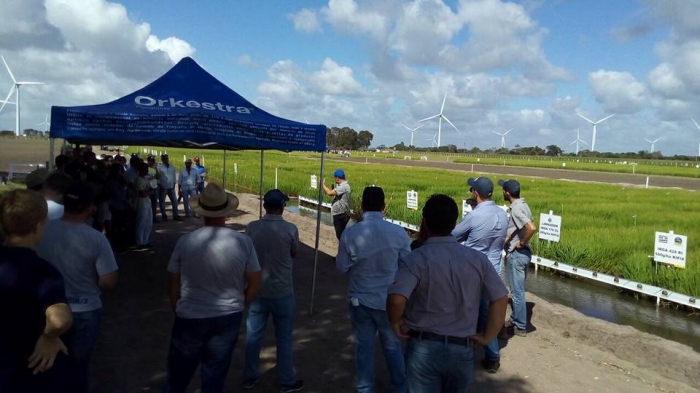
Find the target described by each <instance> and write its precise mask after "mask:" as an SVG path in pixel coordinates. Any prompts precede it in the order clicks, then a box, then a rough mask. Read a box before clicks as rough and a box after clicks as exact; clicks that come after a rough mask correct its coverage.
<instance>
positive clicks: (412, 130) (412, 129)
mask: <svg viewBox="0 0 700 393" xmlns="http://www.w3.org/2000/svg"><path fill="white" fill-rule="evenodd" d="M424 125H425V124H421V125H419V126H418V127H416V128H409V127H408V126H406V125H404V124H401V126H403V128H405V129H407V130H409V131H411V144H410V145H409V146H413V134H414V133H415V132H416V130H417V129H419V128H421V127H423V126H424Z"/></svg>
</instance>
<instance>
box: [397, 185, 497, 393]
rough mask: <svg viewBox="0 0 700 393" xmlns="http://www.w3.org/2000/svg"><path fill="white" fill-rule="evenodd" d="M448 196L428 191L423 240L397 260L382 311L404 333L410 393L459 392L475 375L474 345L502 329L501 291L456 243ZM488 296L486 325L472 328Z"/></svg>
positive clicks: (489, 271)
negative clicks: (419, 245) (481, 304)
mask: <svg viewBox="0 0 700 393" xmlns="http://www.w3.org/2000/svg"><path fill="white" fill-rule="evenodd" d="M457 216H458V209H457V204H456V203H455V201H454V200H453V199H452V198H450V197H448V196H447V195H433V196H431V197H430V198H429V199H428V201H426V203H425V206H424V207H423V229H424V231H425V233H426V237H427V240H426V242H425V244H424V245H423V246H421V247H420V248H418V249H416V250H414V251H413V252H411V253H410V254H409V255H408V256H407V257H405V258H403V259H402V260H401V261H400V262H399V270H398V271H397V272H396V279H395V281H394V284H393V285H391V286H390V287H389V297H388V298H387V312H388V314H389V321H390V323H391V325H392V328H393V330H394V332H395V333H396V335H397V336H399V337H403V338H407V339H408V345H407V348H406V384H407V387H408V391H409V392H440V391H443V392H465V391H468V389H469V386H470V385H471V382H472V379H473V377H474V364H473V361H474V351H473V345H474V344H480V345H486V344H487V343H488V342H490V341H491V340H493V339H494V337H496V335H497V334H498V332H499V330H500V329H501V327H502V326H503V319H504V318H505V313H506V307H507V305H508V292H507V290H506V287H505V285H504V284H503V282H502V281H501V278H500V277H499V276H498V273H497V272H496V270H495V269H494V268H493V265H492V264H491V262H489V260H488V258H487V257H486V256H485V255H484V254H483V253H481V252H479V251H476V250H474V249H472V248H469V247H464V246H462V245H460V244H459V243H457V240H456V239H455V238H454V236H451V235H450V233H451V232H452V230H453V229H454V227H455V223H456V221H457ZM482 297H486V298H487V299H489V302H490V303H489V316H488V324H487V326H486V328H485V330H484V331H483V332H482V333H477V328H476V327H477V321H478V314H479V303H480V300H481V298H482Z"/></svg>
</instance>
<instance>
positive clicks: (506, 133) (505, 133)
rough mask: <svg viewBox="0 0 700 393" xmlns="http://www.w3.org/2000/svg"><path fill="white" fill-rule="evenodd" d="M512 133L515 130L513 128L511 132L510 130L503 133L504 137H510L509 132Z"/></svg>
mask: <svg viewBox="0 0 700 393" xmlns="http://www.w3.org/2000/svg"><path fill="white" fill-rule="evenodd" d="M511 131H513V129H512V128H511V129H510V130H508V131H506V132H504V133H503V136H506V135H508V133H509V132H511Z"/></svg>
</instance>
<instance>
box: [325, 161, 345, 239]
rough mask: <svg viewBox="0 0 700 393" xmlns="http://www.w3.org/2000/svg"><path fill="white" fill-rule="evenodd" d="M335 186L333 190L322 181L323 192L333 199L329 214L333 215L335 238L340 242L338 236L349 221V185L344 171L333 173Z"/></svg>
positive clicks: (339, 170)
mask: <svg viewBox="0 0 700 393" xmlns="http://www.w3.org/2000/svg"><path fill="white" fill-rule="evenodd" d="M333 177H334V178H335V184H337V187H335V188H334V189H330V188H328V186H326V179H323V191H324V192H325V193H326V195H328V196H332V197H333V204H332V205H331V214H332V215H333V227H334V228H335V237H337V238H338V240H340V235H342V234H343V231H344V230H345V227H346V226H347V225H348V221H349V220H350V195H351V191H350V184H349V183H348V182H347V180H345V171H343V170H342V169H338V170H336V171H335V172H333Z"/></svg>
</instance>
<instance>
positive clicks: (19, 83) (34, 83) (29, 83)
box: [15, 82, 46, 85]
mask: <svg viewBox="0 0 700 393" xmlns="http://www.w3.org/2000/svg"><path fill="white" fill-rule="evenodd" d="M15 83H16V84H18V85H45V84H46V83H44V82H15Z"/></svg>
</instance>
